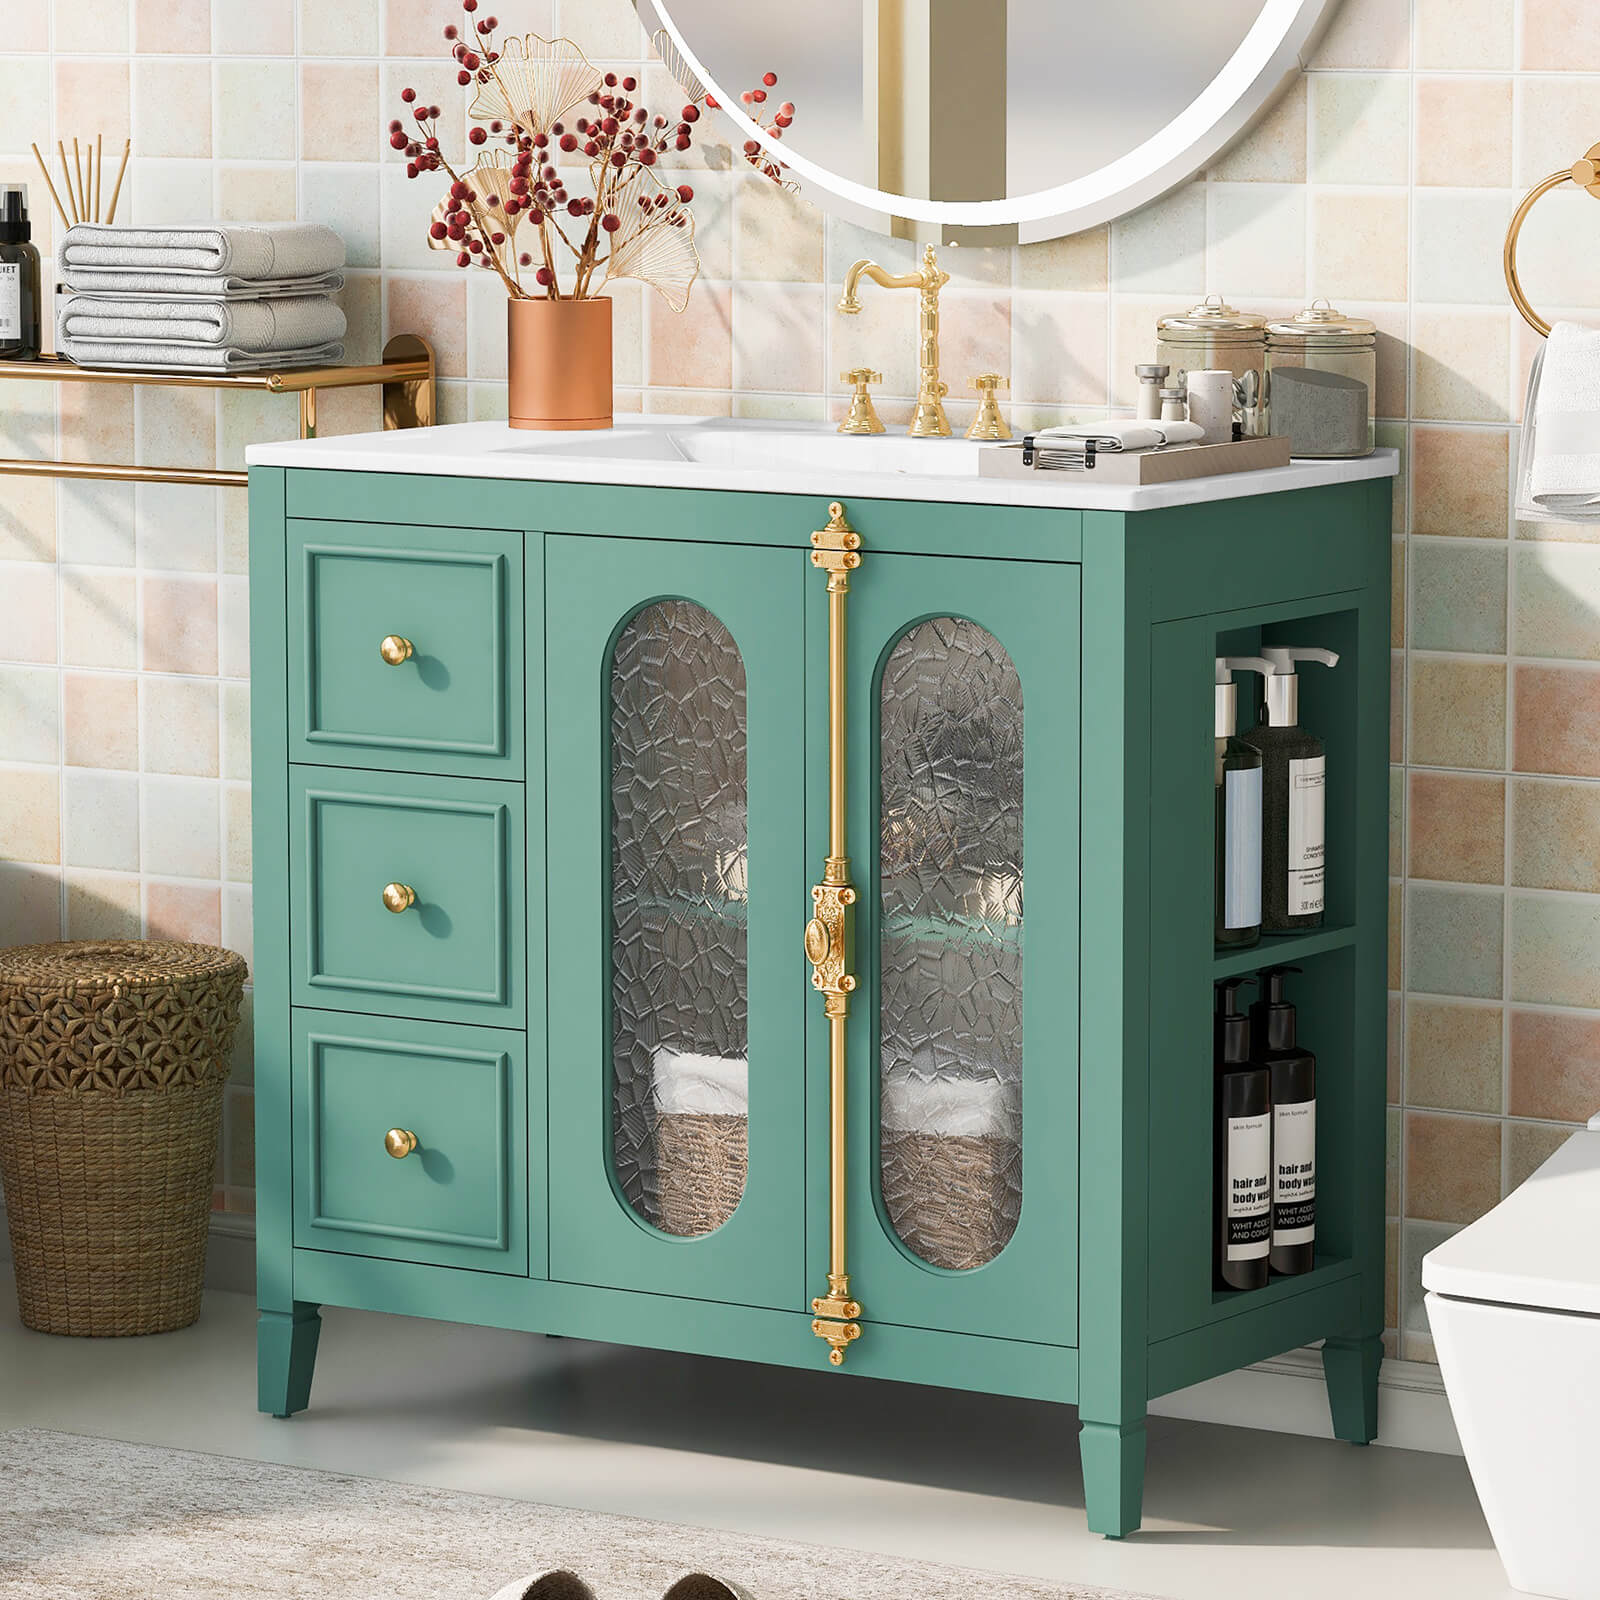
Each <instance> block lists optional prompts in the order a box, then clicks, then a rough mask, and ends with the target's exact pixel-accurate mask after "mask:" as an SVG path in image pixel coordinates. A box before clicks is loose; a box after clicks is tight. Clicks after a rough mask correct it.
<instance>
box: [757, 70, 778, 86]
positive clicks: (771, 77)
mask: <svg viewBox="0 0 1600 1600" xmlns="http://www.w3.org/2000/svg"><path fill="white" fill-rule="evenodd" d="M761 81H762V82H763V83H764V84H766V86H767V87H768V88H769V89H770V88H771V87H772V86H773V84H775V83H776V82H777V81H778V74H777V73H776V72H763V73H762V74H761Z"/></svg>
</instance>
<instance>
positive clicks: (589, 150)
mask: <svg viewBox="0 0 1600 1600" xmlns="http://www.w3.org/2000/svg"><path fill="white" fill-rule="evenodd" d="M583 153H584V154H585V155H586V156H597V155H599V154H600V146H599V145H597V144H596V143H595V142H594V140H593V139H591V140H590V141H589V142H588V144H586V145H585V146H584V147H583Z"/></svg>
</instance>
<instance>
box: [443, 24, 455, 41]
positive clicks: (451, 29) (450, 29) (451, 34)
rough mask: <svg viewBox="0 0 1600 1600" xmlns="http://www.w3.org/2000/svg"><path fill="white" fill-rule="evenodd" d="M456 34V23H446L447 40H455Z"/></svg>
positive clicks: (445, 34) (445, 33)
mask: <svg viewBox="0 0 1600 1600" xmlns="http://www.w3.org/2000/svg"><path fill="white" fill-rule="evenodd" d="M456 33H457V29H456V25H455V23H453V22H447V23H445V25H444V36H445V38H447V39H454V38H455V37H456Z"/></svg>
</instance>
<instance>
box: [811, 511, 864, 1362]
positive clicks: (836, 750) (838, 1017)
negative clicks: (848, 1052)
mask: <svg viewBox="0 0 1600 1600" xmlns="http://www.w3.org/2000/svg"><path fill="white" fill-rule="evenodd" d="M811 546H812V549H811V564H812V565H813V566H814V567H818V568H820V569H821V570H822V571H823V572H826V573H827V575H828V858H827V860H826V862H825V863H824V864H823V873H822V882H821V883H819V884H817V885H816V887H815V888H813V889H812V891H811V906H812V915H811V920H810V921H809V922H808V923H807V924H806V930H805V948H806V959H807V960H809V961H810V963H811V985H812V987H813V988H814V989H816V990H817V991H818V993H820V994H821V996H822V1009H823V1014H824V1015H825V1016H826V1017H827V1019H828V1224H829V1226H828V1292H827V1293H826V1294H824V1295H818V1296H817V1298H816V1299H815V1300H813V1301H812V1302H811V1313H812V1323H811V1331H812V1332H813V1333H814V1334H816V1336H817V1337H818V1338H819V1339H826V1340H827V1342H828V1360H829V1362H831V1363H832V1365H834V1366H836V1367H842V1366H843V1365H844V1353H845V1351H846V1349H847V1348H848V1347H849V1346H850V1345H851V1343H853V1342H854V1341H855V1340H857V1339H859V1338H860V1337H861V1324H860V1322H859V1321H857V1320H856V1319H857V1318H858V1317H860V1315H861V1305H860V1302H859V1301H857V1300H854V1299H852V1298H851V1294H850V1274H849V1271H848V1270H847V1268H846V1263H845V1183H846V1177H847V1170H846V1159H845V1157H846V1147H845V1087H846V1079H845V1026H846V1023H847V1021H848V1020H849V1016H850V996H851V995H852V994H853V993H854V992H855V987H856V980H855V977H854V975H853V974H851V973H850V972H848V971H847V970H846V968H847V967H848V966H849V962H850V908H851V907H852V906H853V905H854V904H855V903H856V892H855V889H854V888H853V887H852V886H851V883H850V857H849V854H848V852H847V850H846V841H845V824H846V816H845V804H846V799H847V793H848V790H847V785H846V782H845V775H846V774H845V765H846V754H847V752H846V747H845V695H846V690H847V687H848V681H847V657H846V653H845V597H846V596H847V595H848V594H849V593H850V574H851V573H852V572H854V571H855V570H856V568H857V567H859V566H860V565H861V535H860V534H858V533H857V532H856V531H855V530H854V529H853V528H852V527H851V526H850V524H849V523H848V522H847V521H846V520H845V514H844V507H843V506H842V505H841V504H840V503H839V502H838V501H837V500H835V501H834V502H833V503H832V504H831V505H830V506H829V507H828V525H827V527H825V528H823V529H822V530H820V531H819V532H817V533H814V534H812V535H811Z"/></svg>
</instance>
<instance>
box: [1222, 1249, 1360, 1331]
mask: <svg viewBox="0 0 1600 1600" xmlns="http://www.w3.org/2000/svg"><path fill="white" fill-rule="evenodd" d="M1355 1270H1356V1265H1355V1263H1354V1262H1353V1261H1351V1260H1350V1259H1349V1258H1348V1257H1346V1256H1338V1255H1324V1254H1323V1253H1322V1252H1321V1251H1320V1250H1319V1251H1318V1252H1317V1264H1316V1266H1314V1267H1313V1268H1312V1269H1311V1271H1310V1272H1298V1273H1295V1274H1294V1275H1293V1276H1292V1277H1279V1276H1277V1275H1276V1274H1274V1276H1273V1277H1272V1279H1271V1281H1270V1282H1269V1283H1268V1284H1267V1286H1266V1288H1264V1289H1213V1290H1212V1291H1211V1303H1212V1305H1213V1306H1217V1307H1220V1308H1221V1309H1222V1314H1223V1315H1224V1316H1228V1315H1231V1314H1232V1313H1233V1312H1235V1311H1250V1310H1253V1309H1254V1308H1255V1307H1257V1306H1266V1305H1271V1304H1273V1302H1275V1301H1278V1300H1289V1299H1292V1298H1293V1297H1294V1296H1295V1295H1297V1294H1306V1293H1308V1292H1309V1291H1311V1290H1312V1289H1320V1288H1321V1287H1322V1286H1323V1285H1324V1284H1325V1283H1337V1282H1338V1281H1339V1280H1340V1279H1342V1278H1348V1277H1349V1276H1350V1274H1351V1273H1352V1272H1354V1271H1355Z"/></svg>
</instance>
